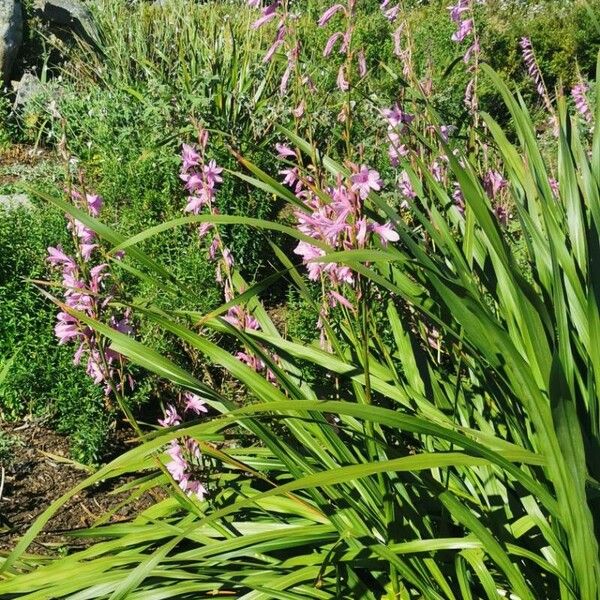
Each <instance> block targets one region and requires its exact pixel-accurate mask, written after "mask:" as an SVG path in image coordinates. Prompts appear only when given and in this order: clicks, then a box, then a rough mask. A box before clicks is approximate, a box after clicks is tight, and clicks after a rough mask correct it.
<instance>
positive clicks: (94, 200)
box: [86, 194, 102, 217]
mask: <svg viewBox="0 0 600 600" xmlns="http://www.w3.org/2000/svg"><path fill="white" fill-rule="evenodd" d="M86 200H87V205H88V209H89V211H90V214H91V215H92V217H97V216H98V215H99V214H100V210H101V209H102V198H101V197H100V196H98V194H87V195H86Z"/></svg>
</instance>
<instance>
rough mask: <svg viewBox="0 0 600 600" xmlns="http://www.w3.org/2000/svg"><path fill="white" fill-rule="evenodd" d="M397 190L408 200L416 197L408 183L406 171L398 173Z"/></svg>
mask: <svg viewBox="0 0 600 600" xmlns="http://www.w3.org/2000/svg"><path fill="white" fill-rule="evenodd" d="M398 188H399V190H400V193H401V194H402V195H403V196H404V197H405V198H407V199H409V200H413V199H414V198H416V196H417V195H416V194H415V191H414V189H413V186H412V183H411V181H410V177H409V175H408V173H407V172H406V171H402V173H400V180H399V181H398Z"/></svg>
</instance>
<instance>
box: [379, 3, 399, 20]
mask: <svg viewBox="0 0 600 600" xmlns="http://www.w3.org/2000/svg"><path fill="white" fill-rule="evenodd" d="M399 12H400V5H399V4H397V5H396V6H392V8H388V9H387V10H385V11H384V12H383V16H384V17H385V18H386V19H387V20H388V21H390V22H392V23H393V22H394V21H395V20H396V17H397V16H398V13H399Z"/></svg>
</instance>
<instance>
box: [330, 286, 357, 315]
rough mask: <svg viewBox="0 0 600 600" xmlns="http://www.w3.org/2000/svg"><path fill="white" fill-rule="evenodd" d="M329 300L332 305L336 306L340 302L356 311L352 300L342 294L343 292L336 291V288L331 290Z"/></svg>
mask: <svg viewBox="0 0 600 600" xmlns="http://www.w3.org/2000/svg"><path fill="white" fill-rule="evenodd" d="M329 302H330V305H331V306H332V307H335V306H337V305H338V304H340V305H342V306H345V307H346V308H348V309H350V310H352V311H354V306H353V305H352V303H351V302H350V300H348V299H347V298H345V297H344V296H342V294H340V293H339V292H336V291H335V290H329Z"/></svg>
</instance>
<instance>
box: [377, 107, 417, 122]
mask: <svg viewBox="0 0 600 600" xmlns="http://www.w3.org/2000/svg"><path fill="white" fill-rule="evenodd" d="M381 114H382V115H383V116H384V117H385V119H386V120H387V122H388V124H389V126H390V127H392V128H396V127H399V126H401V125H410V124H411V123H412V122H413V121H414V118H415V117H414V116H413V115H410V114H408V113H405V112H404V111H403V110H402V109H401V108H400V107H399V106H398V104H394V106H392V108H384V109H383V110H382V111H381Z"/></svg>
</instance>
